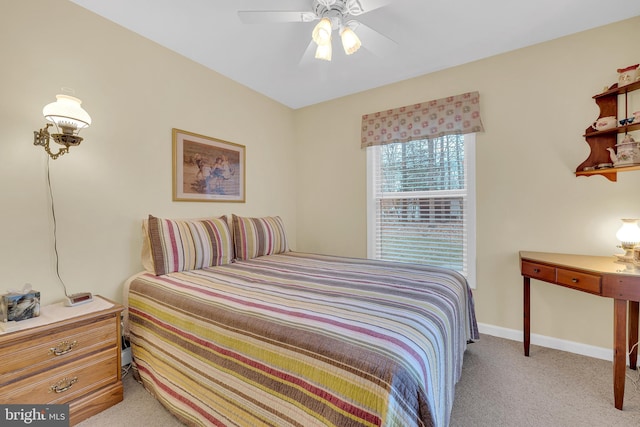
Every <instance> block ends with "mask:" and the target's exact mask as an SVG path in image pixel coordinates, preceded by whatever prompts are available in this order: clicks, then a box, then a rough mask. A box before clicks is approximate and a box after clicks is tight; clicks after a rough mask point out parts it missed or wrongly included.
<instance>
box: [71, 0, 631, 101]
mask: <svg viewBox="0 0 640 427" xmlns="http://www.w3.org/2000/svg"><path fill="white" fill-rule="evenodd" d="M71 1H72V2H73V3H76V4H78V5H80V6H82V7H85V8H87V9H89V10H91V11H93V12H95V13H97V14H98V15H101V16H103V17H105V18H107V19H109V20H111V21H113V22H115V23H117V24H119V25H121V26H123V27H125V28H128V29H129V30H131V31H134V32H136V33H138V34H140V35H142V36H144V37H146V38H148V39H151V40H153V41H155V42H156V43H159V44H160V45H163V46H165V47H167V48H169V49H171V50H173V51H176V52H178V53H180V54H182V55H184V56H185V57H187V58H190V59H192V60H193V61H196V62H198V63H200V64H202V65H204V66H206V67H208V68H210V69H212V70H215V71H217V72H218V73H220V74H222V75H224V76H227V77H229V78H231V79H232V80H235V81H237V82H239V83H241V84H243V85H245V86H247V87H250V88H252V89H253V90H255V91H257V92H260V93H262V94H264V95H266V96H268V97H270V98H272V99H274V100H276V101H278V102H280V103H282V104H284V105H287V106H289V107H291V108H301V107H304V106H308V105H312V104H315V103H319V102H322V101H327V100H330V99H334V98H338V97H341V96H344V95H348V94H352V93H356V92H361V91H364V90H367V89H371V88H374V87H379V86H383V85H386V84H389V83H393V82H397V81H401V80H405V79H408V78H411V77H416V76H419V75H423V74H427V73H430V72H433V71H438V70H442V69H445V68H448V67H453V66H456V65H460V64H464V63H467V62H471V61H474V60H477V59H481V58H485V57H488V56H492V55H496V54H499V53H503V52H507V51H510V50H514V49H518V48H521V47H524V46H529V45H532V44H536V43H540V42H543V41H547V40H551V39H554V38H558V37H561V36H564V35H568V34H572V33H575V32H579V31H583V30H586V29H590V28H594V27H598V26H601V25H605V24H609V23H612V22H616V21H620V20H623V19H627V18H630V17H633V16H638V15H640V1H639V0H526V1H525V0H390V2H389V4H388V5H386V6H384V7H381V8H378V9H375V10H372V11H371V12H368V13H365V14H363V15H360V16H358V20H359V21H361V22H362V23H364V24H366V25H367V26H369V27H371V28H373V29H375V30H377V31H379V32H381V33H383V34H384V35H386V36H387V37H389V38H390V39H392V40H394V41H395V42H396V43H397V46H395V48H394V49H392V50H389V51H388V52H386V53H385V54H384V55H382V56H378V55H375V54H373V53H372V52H370V51H369V50H367V40H366V39H364V38H363V40H362V44H363V48H361V49H360V50H359V51H358V52H356V53H355V54H353V55H350V56H347V55H345V54H344V51H343V50H342V48H341V47H340V46H339V39H338V37H337V36H336V35H335V34H334V41H333V46H334V49H333V60H332V61H331V62H326V61H320V60H317V59H313V58H312V57H311V59H309V60H308V61H306V62H305V61H303V62H302V63H301V59H302V57H303V55H304V53H305V50H306V49H307V47H308V45H309V41H310V38H311V32H312V30H313V27H314V26H315V24H316V22H317V21H316V22H307V23H302V22H301V23H279V24H243V23H241V22H240V19H239V17H238V14H237V12H238V11H239V10H293V11H296V10H310V9H311V3H312V0H270V1H266V0H108V1H105V0H71ZM368 1H369V2H372V1H375V2H377V1H378V0H360V2H361V4H362V6H363V8H364V9H365V10H366V7H367V2H368ZM369 4H373V3H369ZM637 45H638V43H637V41H630V40H626V41H624V40H621V41H620V44H619V45H617V46H612V49H632V48H633V49H637ZM638 59H639V60H640V54H639V58H638Z"/></svg>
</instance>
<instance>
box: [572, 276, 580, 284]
mask: <svg viewBox="0 0 640 427" xmlns="http://www.w3.org/2000/svg"><path fill="white" fill-rule="evenodd" d="M571 281H572V282H573V283H578V282H579V280H578V279H576V278H575V277H573V278H571Z"/></svg>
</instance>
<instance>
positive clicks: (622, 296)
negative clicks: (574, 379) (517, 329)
mask: <svg viewBox="0 0 640 427" xmlns="http://www.w3.org/2000/svg"><path fill="white" fill-rule="evenodd" d="M520 272H521V274H522V276H523V278H524V355H525V356H529V345H530V333H531V329H530V326H531V324H530V319H531V299H530V283H531V279H537V280H542V281H544V282H548V283H553V284H554V285H559V286H565V287H567V288H571V289H575V290H578V291H582V292H588V293H591V294H594V295H599V296H602V297H607V298H613V395H614V401H615V406H616V408H617V409H622V403H623V401H624V382H625V370H626V365H627V343H626V342H625V335H626V334H627V305H628V307H629V330H628V340H629V348H630V349H633V351H631V353H630V354H629V367H630V368H631V369H636V362H637V358H638V348H637V346H636V347H634V346H635V345H636V344H637V343H638V308H639V306H640V304H639V301H640V268H637V267H635V266H634V265H633V264H627V263H623V262H620V261H618V259H617V258H616V257H613V256H611V257H605V256H588V255H570V254H556V253H547V252H526V251H521V252H520Z"/></svg>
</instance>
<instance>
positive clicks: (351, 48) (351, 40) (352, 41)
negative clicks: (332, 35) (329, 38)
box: [340, 27, 362, 55]
mask: <svg viewBox="0 0 640 427" xmlns="http://www.w3.org/2000/svg"><path fill="white" fill-rule="evenodd" d="M340 37H341V39H342V47H343V48H344V52H345V53H346V54H347V55H351V54H353V53H356V52H357V51H358V49H360V46H362V43H361V42H360V39H359V38H358V36H357V35H356V33H355V32H354V31H353V30H352V29H351V28H349V27H344V28H343V29H342V31H341V32H340Z"/></svg>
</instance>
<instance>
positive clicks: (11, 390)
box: [0, 348, 120, 404]
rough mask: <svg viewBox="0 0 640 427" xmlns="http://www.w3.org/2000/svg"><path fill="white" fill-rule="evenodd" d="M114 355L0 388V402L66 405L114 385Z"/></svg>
mask: <svg viewBox="0 0 640 427" xmlns="http://www.w3.org/2000/svg"><path fill="white" fill-rule="evenodd" d="M116 352H117V348H112V349H109V350H107V351H103V352H101V353H98V354H94V355H92V356H89V357H85V358H83V359H79V360H77V361H75V362H71V363H68V364H66V365H63V366H59V367H57V368H54V369H52V370H50V371H46V372H42V373H40V374H38V375H33V376H31V377H28V378H24V379H22V380H20V381H17V382H15V383H12V384H10V385H7V386H3V387H0V402H2V403H4V404H11V403H16V404H18V403H20V404H30V403H33V404H36V403H37V404H54V403H68V402H69V401H71V400H73V399H75V398H78V397H81V396H85V395H87V394H89V393H91V392H92V391H94V390H98V389H99V388H102V387H105V386H107V385H109V384H115V383H116V382H117V381H118V370H119V369H120V367H119V366H117V365H118V363H117V361H118V358H117V357H116Z"/></svg>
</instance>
